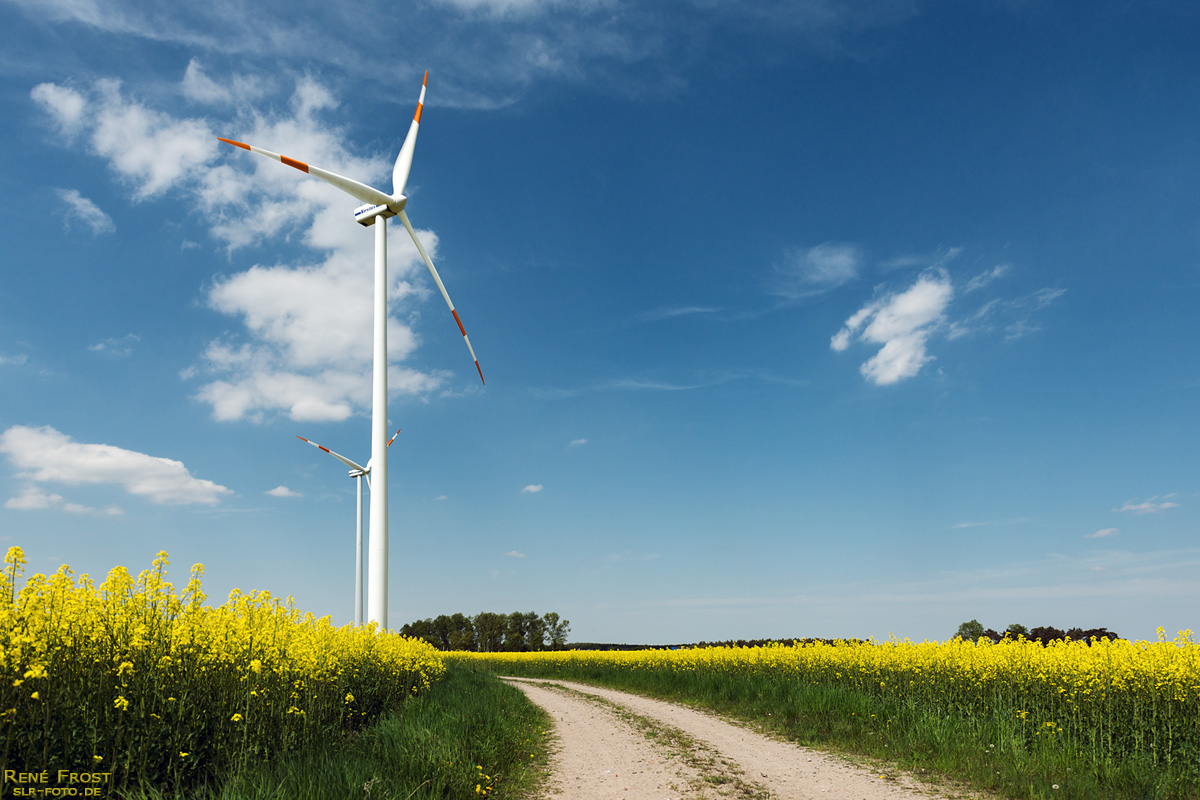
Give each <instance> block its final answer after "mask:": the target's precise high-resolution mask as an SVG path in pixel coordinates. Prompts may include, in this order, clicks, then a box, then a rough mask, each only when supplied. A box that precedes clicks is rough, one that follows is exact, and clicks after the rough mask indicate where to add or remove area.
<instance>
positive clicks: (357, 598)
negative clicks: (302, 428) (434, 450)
mask: <svg viewBox="0 0 1200 800" xmlns="http://www.w3.org/2000/svg"><path fill="white" fill-rule="evenodd" d="M399 435H400V429H399V428H397V429H396V432H395V433H393V434H392V438H391V439H388V443H387V446H388V447H391V446H392V442H394V441H396V437H397V436H399ZM296 438H297V439H299V440H300V441H302V442H308V443H309V444H311V445H312V446H313V447H315V448H317V449H318V450H323V451H325V452H326V453H328V454H329V455H331V456H333V457H334V458H336V459H337V460H338V461H340V462H342V463H343V464H345V465H346V466H347V467H349V468H350V477H351V478H355V479H357V481H358V517H357V519H358V524H357V525H356V526H355V530H356V536H355V546H354V625H355V627H357V626H359V625H362V618H363V593H362V585H363V564H362V531H363V528H362V522H363V517H362V487H363V480H364V479H365V480H366V481H367V488H368V489H370V488H371V462H370V461H368V462H367V465H366V466H365V467H364V466H361V465H359V464H356V463H354V462H353V461H351V460H350V459H348V458H346V457H345V456H344V455H341V454H340V453H335V452H333V451H332V450H330V449H329V448H328V447H325V446H324V445H319V444H317V443H316V442H314V441H310V440H309V439H305V438H304V437H303V436H297V437H296Z"/></svg>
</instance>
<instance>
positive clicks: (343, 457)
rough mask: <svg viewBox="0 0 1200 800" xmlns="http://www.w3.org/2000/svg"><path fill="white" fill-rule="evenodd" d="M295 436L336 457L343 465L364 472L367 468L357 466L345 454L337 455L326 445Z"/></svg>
mask: <svg viewBox="0 0 1200 800" xmlns="http://www.w3.org/2000/svg"><path fill="white" fill-rule="evenodd" d="M296 438H297V439H299V440H300V441H302V442H308V443H309V444H311V445H312V446H313V447H315V448H317V449H318V450H322V451H324V452H326V453H329V455H331V456H333V457H334V458H336V459H337V460H338V461H340V462H342V463H343V464H345V465H346V466H347V467H349V468H350V469H357V470H360V471H364V472H365V471H366V469H367V468H366V467H361V466H359V465H358V464H355V463H354V462H353V461H351V460H350V459H348V458H346V457H345V456H342V455H338V454H337V453H335V452H333V451H332V450H330V449H329V448H328V447H324V446H322V445H319V444H317V443H316V442H309V441H308V439H305V438H304V437H303V436H297V437H296Z"/></svg>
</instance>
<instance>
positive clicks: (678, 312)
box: [637, 306, 721, 322]
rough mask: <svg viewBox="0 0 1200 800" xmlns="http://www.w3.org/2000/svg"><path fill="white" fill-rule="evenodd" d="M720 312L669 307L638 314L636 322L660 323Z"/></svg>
mask: <svg viewBox="0 0 1200 800" xmlns="http://www.w3.org/2000/svg"><path fill="white" fill-rule="evenodd" d="M720 311H721V309H720V308H718V307H715V306H670V307H667V308H658V309H654V310H652V311H645V312H643V313H641V314H638V316H637V321H638V322H660V321H662V320H667V319H676V318H678V317H690V316H697V315H712V314H717V313H719V312H720Z"/></svg>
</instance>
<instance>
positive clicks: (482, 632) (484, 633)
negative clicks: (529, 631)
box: [472, 611, 508, 653]
mask: <svg viewBox="0 0 1200 800" xmlns="http://www.w3.org/2000/svg"><path fill="white" fill-rule="evenodd" d="M472 623H473V625H474V628H475V647H476V649H478V650H479V652H481V653H496V652H499V651H500V650H501V649H502V648H503V647H504V628H505V626H506V625H507V624H508V618H507V617H505V616H504V615H503V614H493V613H492V612H490V611H483V612H480V613H478V614H476V615H475V618H474V620H472Z"/></svg>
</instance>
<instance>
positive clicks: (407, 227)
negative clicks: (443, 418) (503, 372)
mask: <svg viewBox="0 0 1200 800" xmlns="http://www.w3.org/2000/svg"><path fill="white" fill-rule="evenodd" d="M400 221H401V222H402V223H404V229H405V230H407V231H408V235H409V236H411V237H412V240H413V244H415V245H416V246H417V252H418V253H420V254H421V258H423V259H425V266H427V267H429V274H431V275H433V280H434V283H436V284H437V287H438V289H440V290H441V291H442V297H444V298H446V305H448V306H450V313H451V314H453V315H454V321H455V322H457V323H458V329H459V330H460V331H462V335H463V341H464V342H466V343H467V350H469V351H470V352H471V360H473V361H474V362H475V369H476V371H478V372H479V380H480V382H482V383H483V384H484V385H487V381H485V380H483V370H481V369H479V359H478V358H475V348H474V347H471V340H470V339H468V338H467V329H466V328H464V327H463V324H462V320H461V319H459V318H458V312H457V311H455V310H454V303H452V302H450V295H449V294H447V293H446V287H445V285H444V284H443V283H442V279H441V276H439V275H438V271H437V270H436V269H434V268H433V262H432V261H430V260H429V254H428V253H426V252H425V248H424V247H423V246H422V245H421V240H420V239H418V238H417V232H416V231H414V230H413V227H412V223H411V222H409V221H408V214H405V213H404V209H401V210H400Z"/></svg>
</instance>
